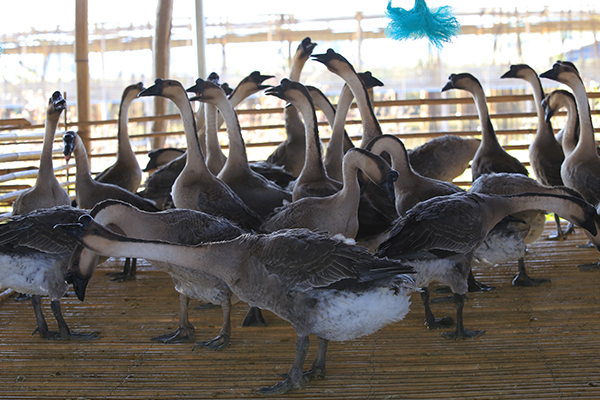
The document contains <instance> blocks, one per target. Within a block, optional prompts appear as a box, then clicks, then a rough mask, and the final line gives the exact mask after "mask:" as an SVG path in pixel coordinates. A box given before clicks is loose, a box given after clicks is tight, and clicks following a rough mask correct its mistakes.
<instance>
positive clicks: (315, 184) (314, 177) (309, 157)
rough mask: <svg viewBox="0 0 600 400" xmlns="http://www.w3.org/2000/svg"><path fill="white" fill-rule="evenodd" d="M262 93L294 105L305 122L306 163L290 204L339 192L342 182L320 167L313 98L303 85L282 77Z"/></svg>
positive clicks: (294, 188)
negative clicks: (302, 199) (279, 82)
mask: <svg viewBox="0 0 600 400" xmlns="http://www.w3.org/2000/svg"><path fill="white" fill-rule="evenodd" d="M265 93H266V94H268V95H272V96H277V97H279V98H280V99H282V100H285V101H287V102H290V103H291V104H293V105H294V107H296V108H297V109H298V110H299V111H300V113H301V114H302V117H303V119H304V122H305V135H306V140H305V143H306V149H305V153H304V154H305V160H304V166H303V167H302V171H301V172H300V175H299V176H298V179H296V181H295V183H294V187H293V190H292V198H293V201H296V200H298V199H301V198H304V197H324V196H329V195H331V194H333V193H335V192H337V191H338V190H340V189H341V187H342V184H341V182H339V181H336V180H333V179H331V178H330V177H329V176H327V172H326V171H325V167H324V166H323V157H322V153H321V150H322V149H321V139H320V138H319V127H318V125H317V115H316V113H315V107H314V104H313V102H312V97H311V96H310V93H309V92H308V89H306V86H304V85H303V84H301V83H300V82H295V81H291V80H289V79H285V78H284V79H282V80H281V84H280V85H278V86H275V87H272V88H271V89H269V90H267V91H266V92H265Z"/></svg>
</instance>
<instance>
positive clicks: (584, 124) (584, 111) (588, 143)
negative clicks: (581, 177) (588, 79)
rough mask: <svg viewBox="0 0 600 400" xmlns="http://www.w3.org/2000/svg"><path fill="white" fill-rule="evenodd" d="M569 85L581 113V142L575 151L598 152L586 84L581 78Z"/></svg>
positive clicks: (581, 152) (590, 153) (589, 153)
mask: <svg viewBox="0 0 600 400" xmlns="http://www.w3.org/2000/svg"><path fill="white" fill-rule="evenodd" d="M569 86H570V87H571V89H573V94H574V95H575V102H576V103H577V112H578V113H579V133H580V135H579V142H578V143H577V147H575V150H574V152H577V153H579V154H583V153H586V154H588V155H592V154H597V153H596V139H595V137H594V126H593V125H592V115H591V112H590V103H589V101H588V96H587V93H586V91H585V86H584V84H583V82H582V81H581V79H577V80H576V81H575V82H573V83H570V84H569Z"/></svg>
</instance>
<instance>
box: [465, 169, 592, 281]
mask: <svg viewBox="0 0 600 400" xmlns="http://www.w3.org/2000/svg"><path fill="white" fill-rule="evenodd" d="M469 192H472V193H486V194H500V195H505V194H518V193H526V192H537V193H552V194H565V195H570V196H575V197H581V195H580V194H579V193H577V192H576V191H575V190H572V189H569V188H567V187H564V186H547V185H542V184H541V183H539V182H538V181H536V180H533V179H531V178H529V177H527V176H525V175H521V174H510V173H495V174H484V175H481V176H480V177H479V178H477V179H476V180H475V182H473V184H472V185H471V188H469ZM511 216H512V217H513V218H512V220H508V221H503V223H502V224H499V225H498V226H496V227H494V229H493V230H492V231H491V232H490V234H489V235H488V237H487V238H486V240H485V243H484V245H482V246H480V247H479V248H478V250H477V251H476V253H475V256H476V257H477V258H478V259H481V260H484V261H485V262H487V263H488V264H492V265H493V264H498V263H502V262H506V261H513V260H517V261H518V267H519V271H518V273H517V275H516V276H515V277H514V279H513V281H512V284H513V285H514V286H537V285H539V284H541V283H544V282H549V281H550V280H549V279H543V278H538V279H534V278H531V277H529V275H528V274H527V270H526V266H525V260H524V257H525V254H526V251H527V245H529V244H531V243H533V242H535V241H536V240H538V239H539V238H540V237H541V236H542V234H543V232H544V228H545V227H546V216H545V212H544V211H540V210H527V211H523V212H519V213H514V214H512V215H511Z"/></svg>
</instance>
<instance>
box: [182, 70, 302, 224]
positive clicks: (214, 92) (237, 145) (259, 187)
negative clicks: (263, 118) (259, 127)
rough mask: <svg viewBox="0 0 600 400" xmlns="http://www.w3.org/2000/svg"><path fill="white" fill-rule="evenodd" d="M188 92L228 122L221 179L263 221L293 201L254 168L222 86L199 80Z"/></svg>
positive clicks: (219, 176)
mask: <svg viewBox="0 0 600 400" xmlns="http://www.w3.org/2000/svg"><path fill="white" fill-rule="evenodd" d="M188 91H190V92H194V93H196V96H195V97H193V98H192V99H191V100H199V101H202V102H205V103H207V105H212V106H215V107H217V108H218V109H219V112H220V113H221V115H222V116H223V118H224V119H225V124H226V126H227V134H228V137H229V157H228V158H227V161H226V162H225V165H224V166H223V168H222V169H221V171H220V172H219V174H218V175H217V176H218V178H219V179H221V180H222V181H223V182H225V183H226V184H227V185H228V186H229V187H230V188H231V189H232V190H233V191H234V192H235V193H236V194H237V195H238V196H239V197H240V198H241V199H242V200H243V201H244V203H245V204H246V205H248V207H250V209H252V210H253V211H254V212H256V213H257V214H258V215H259V216H260V217H261V218H264V217H266V216H267V215H269V214H271V213H272V212H273V210H274V209H275V208H276V207H281V206H282V205H283V203H284V202H289V201H291V200H292V194H291V193H290V192H289V191H287V190H285V189H282V188H281V187H280V186H278V185H276V184H275V183H274V182H272V181H270V180H268V179H267V178H265V177H264V176H262V175H260V174H258V173H256V172H254V171H253V170H252V169H251V168H250V166H249V164H248V157H247V155H246V145H245V143H244V138H243V137H242V131H241V128H240V124H239V121H238V118H237V114H236V113H235V110H234V109H233V106H232V105H231V103H230V102H229V100H227V97H226V96H225V93H224V92H223V90H222V89H221V88H220V87H219V85H217V84H215V83H213V82H210V81H203V80H202V79H197V80H196V85H194V86H193V87H191V88H189V89H188Z"/></svg>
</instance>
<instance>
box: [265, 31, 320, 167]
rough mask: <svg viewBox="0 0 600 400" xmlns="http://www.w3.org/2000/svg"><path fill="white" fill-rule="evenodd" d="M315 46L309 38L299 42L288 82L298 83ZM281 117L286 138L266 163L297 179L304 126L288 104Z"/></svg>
mask: <svg viewBox="0 0 600 400" xmlns="http://www.w3.org/2000/svg"><path fill="white" fill-rule="evenodd" d="M316 45H317V44H316V43H314V42H312V41H311V40H310V38H309V37H306V38H304V39H303V40H302V42H300V44H299V45H298V48H297V49H296V53H295V54H294V58H293V59H292V68H291V70H290V75H289V79H290V80H292V81H295V82H298V81H300V74H301V72H302V69H303V68H304V65H305V64H306V61H307V60H308V57H309V56H310V55H311V54H312V51H313V50H314V48H315V46H316ZM283 117H284V124H285V134H286V138H285V140H284V141H283V142H281V143H280V144H279V145H278V146H277V148H276V149H275V150H274V151H273V153H271V154H270V155H269V157H267V162H269V163H272V164H275V165H280V166H282V167H284V168H285V170H286V171H289V172H290V173H291V174H292V175H293V176H294V177H296V178H297V177H298V176H299V175H300V172H301V171H302V168H303V166H304V158H305V155H304V151H305V143H304V142H305V135H304V124H303V123H302V120H301V119H300V114H299V113H298V110H297V109H296V108H295V107H294V106H292V105H290V104H288V105H286V106H285V109H284V111H283Z"/></svg>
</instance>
